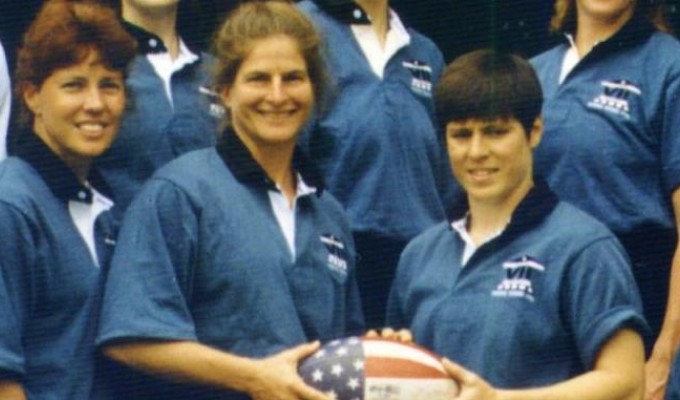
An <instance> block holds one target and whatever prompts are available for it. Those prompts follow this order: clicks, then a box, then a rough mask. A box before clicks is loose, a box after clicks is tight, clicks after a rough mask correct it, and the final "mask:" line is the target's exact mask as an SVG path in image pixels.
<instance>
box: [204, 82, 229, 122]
mask: <svg viewBox="0 0 680 400" xmlns="http://www.w3.org/2000/svg"><path fill="white" fill-rule="evenodd" d="M198 91H199V92H200V93H202V94H204V95H206V96H207V97H208V100H209V101H210V109H209V110H208V112H209V113H210V115H211V116H212V117H214V118H216V119H219V120H222V119H224V116H225V115H226V114H227V110H226V108H224V105H223V104H222V99H221V97H220V94H219V93H217V92H216V91H214V90H212V89H210V88H208V87H206V86H200V87H199V88H198Z"/></svg>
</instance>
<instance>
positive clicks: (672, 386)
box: [666, 355, 680, 400]
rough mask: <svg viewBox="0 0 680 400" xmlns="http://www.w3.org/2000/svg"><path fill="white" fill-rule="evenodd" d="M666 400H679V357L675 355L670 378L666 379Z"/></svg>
mask: <svg viewBox="0 0 680 400" xmlns="http://www.w3.org/2000/svg"><path fill="white" fill-rule="evenodd" d="M666 400H680V357H678V356H677V355H676V357H675V361H674V362H673V366H672V369H671V373H670V376H669V377H668V386H667V387H666Z"/></svg>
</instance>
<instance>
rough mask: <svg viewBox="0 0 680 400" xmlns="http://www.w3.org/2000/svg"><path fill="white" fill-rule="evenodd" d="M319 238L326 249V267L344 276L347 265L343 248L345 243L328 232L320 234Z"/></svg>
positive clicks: (345, 252)
mask: <svg viewBox="0 0 680 400" xmlns="http://www.w3.org/2000/svg"><path fill="white" fill-rule="evenodd" d="M319 239H320V240H321V243H323V245H324V246H325V247H326V250H327V251H328V258H327V259H326V266H327V267H328V269H330V270H331V271H333V272H335V273H337V274H340V275H341V276H343V277H346V276H347V269H348V266H349V265H348V262H347V249H346V248H345V244H344V243H342V241H341V240H340V239H338V238H336V237H335V236H333V235H329V234H325V235H321V236H320V237H319Z"/></svg>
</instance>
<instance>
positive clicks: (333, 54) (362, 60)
mask: <svg viewBox="0 0 680 400" xmlns="http://www.w3.org/2000/svg"><path fill="white" fill-rule="evenodd" d="M298 5H299V7H300V8H301V9H302V10H303V11H304V12H305V13H307V14H308V15H309V17H310V18H311V19H312V20H313V22H314V24H315V25H316V27H317V28H318V29H319V31H320V32H321V35H322V37H323V39H324V40H325V43H326V49H327V52H326V60H327V65H328V69H329V73H330V75H331V78H332V79H333V82H334V84H335V87H334V90H333V99H332V101H331V102H330V107H329V110H328V112H327V113H325V115H323V117H321V118H319V119H318V121H316V123H315V124H314V125H313V127H312V128H311V130H310V132H311V133H310V135H309V137H308V141H309V146H310V147H309V151H310V153H311V155H312V156H313V157H315V158H317V159H318V160H319V162H320V168H321V170H322V173H323V176H324V181H325V182H326V184H327V187H328V190H329V191H330V192H331V193H333V195H334V196H335V197H336V198H337V199H338V200H339V201H340V203H341V204H342V205H343V206H344V207H345V209H346V210H347V213H348V215H349V218H350V222H351V224H352V229H353V230H354V231H358V232H371V233H374V234H380V235H382V236H384V237H388V238H392V239H394V240H398V241H406V240H409V239H411V238H412V237H413V236H415V235H417V234H418V233H420V232H422V231H423V230H424V229H426V228H428V227H430V226H432V225H434V224H436V223H437V222H438V221H440V220H442V219H443V218H445V213H444V204H446V203H445V201H446V200H445V197H446V196H447V195H448V193H449V192H450V190H451V187H452V186H451V185H453V178H452V177H451V172H450V167H449V164H448V159H447V158H446V156H445V154H444V150H443V148H442V146H441V144H440V143H439V138H438V134H437V130H436V124H435V122H434V105H433V93H434V88H435V84H436V82H437V81H438V80H439V77H440V75H441V72H442V68H443V66H444V60H443V57H442V55H441V53H440V51H439V49H437V47H436V46H435V45H434V43H432V42H431V41H430V40H429V39H427V38H425V37H424V36H422V35H420V34H419V33H417V32H415V31H413V30H411V29H409V30H408V33H409V35H410V38H411V39H410V43H409V44H408V45H406V46H405V47H403V48H401V49H400V50H399V51H398V52H397V53H396V54H395V55H394V56H393V57H392V58H391V59H389V61H388V62H387V65H386V66H385V70H384V76H383V77H382V79H381V78H380V77H378V76H377V75H376V73H375V72H374V71H373V70H372V69H371V66H370V65H369V63H368V61H367V59H366V56H365V55H364V53H363V51H362V49H361V47H360V45H359V43H358V42H357V40H356V38H355V37H354V34H353V32H352V29H351V26H350V24H361V23H366V22H368V19H367V16H366V13H365V12H363V10H361V8H360V7H359V6H358V5H357V4H356V3H355V2H353V1H314V2H312V1H309V0H305V1H301V2H300V3H298Z"/></svg>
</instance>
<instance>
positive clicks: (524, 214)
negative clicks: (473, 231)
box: [449, 179, 559, 238]
mask: <svg viewBox="0 0 680 400" xmlns="http://www.w3.org/2000/svg"><path fill="white" fill-rule="evenodd" d="M461 201H462V202H461V203H459V204H457V205H456V207H455V212H454V213H453V214H452V216H451V218H450V219H449V223H450V229H454V228H453V224H454V223H456V221H460V220H461V219H462V218H464V217H465V215H466V213H467V211H468V210H469V208H468V204H467V198H465V199H464V200H461ZM558 202H559V200H558V198H557V196H556V195H555V193H554V192H553V191H552V190H551V189H550V187H548V184H547V183H545V181H543V180H542V179H535V180H534V187H532V188H531V190H529V193H527V195H526V196H525V197H524V199H522V201H521V202H520V203H519V205H518V206H517V208H515V211H514V212H513V213H512V216H511V219H510V223H508V225H507V226H506V228H505V230H504V231H503V233H501V235H500V237H505V238H514V237H517V236H520V235H522V234H523V233H525V232H527V231H530V230H531V229H533V228H534V227H535V226H536V225H538V224H540V223H541V222H542V221H543V219H545V217H547V216H548V215H550V213H551V212H552V211H553V210H554V209H555V207H556V206H557V204H558Z"/></svg>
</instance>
